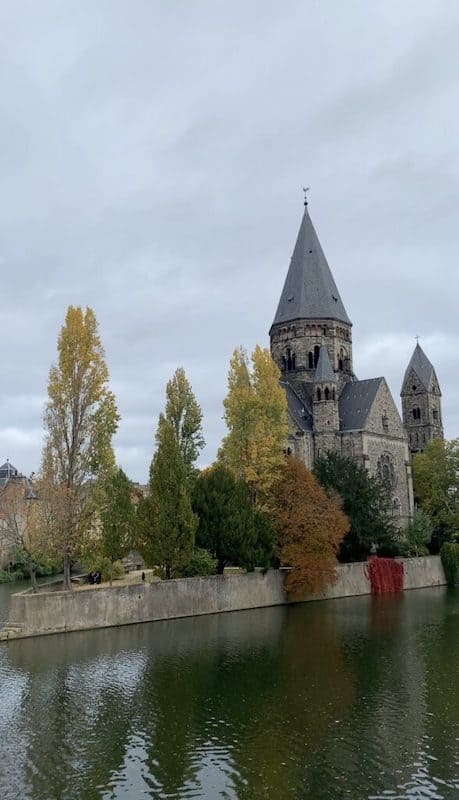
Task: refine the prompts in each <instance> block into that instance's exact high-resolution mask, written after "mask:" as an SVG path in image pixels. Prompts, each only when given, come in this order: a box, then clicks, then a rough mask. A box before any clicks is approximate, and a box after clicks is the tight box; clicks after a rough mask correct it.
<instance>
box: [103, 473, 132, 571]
mask: <svg viewBox="0 0 459 800" xmlns="http://www.w3.org/2000/svg"><path fill="white" fill-rule="evenodd" d="M103 493H104V503H103V505H102V508H101V512H100V521H101V525H102V531H101V533H102V535H101V540H100V550H101V555H102V556H104V557H105V558H107V559H108V561H109V562H110V586H111V585H112V581H113V564H114V562H115V561H118V560H119V559H121V558H123V556H125V555H126V553H127V552H128V550H129V548H130V546H131V542H132V537H133V535H134V527H135V508H134V504H133V502H132V485H131V481H130V480H129V478H128V477H127V475H126V474H125V473H124V472H123V470H122V469H121V468H119V469H117V470H116V471H114V472H111V473H110V475H109V477H108V478H107V479H106V481H105V483H104V487H103Z"/></svg>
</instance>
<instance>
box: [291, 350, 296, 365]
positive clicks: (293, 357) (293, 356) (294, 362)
mask: <svg viewBox="0 0 459 800" xmlns="http://www.w3.org/2000/svg"><path fill="white" fill-rule="evenodd" d="M292 369H296V355H295V353H292Z"/></svg>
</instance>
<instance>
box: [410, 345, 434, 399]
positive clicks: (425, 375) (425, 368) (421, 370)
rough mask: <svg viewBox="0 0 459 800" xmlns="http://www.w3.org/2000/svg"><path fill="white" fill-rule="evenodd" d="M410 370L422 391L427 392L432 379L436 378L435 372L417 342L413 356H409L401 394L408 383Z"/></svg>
mask: <svg viewBox="0 0 459 800" xmlns="http://www.w3.org/2000/svg"><path fill="white" fill-rule="evenodd" d="M412 370H413V372H415V373H416V375H417V376H418V378H419V380H420V382H421V383H422V385H423V387H424V389H425V390H426V391H428V390H429V386H430V382H431V380H432V377H434V378H436V377H437V376H436V375H435V370H434V368H433V365H432V364H431V363H430V361H429V359H428V358H427V356H426V354H425V353H424V350H423V349H422V347H421V346H420V344H419V342H418V343H417V345H416V347H415V348H414V352H413V355H412V356H411V360H410V363H409V364H408V366H407V368H406V371H405V377H404V379H403V386H402V392H403V390H404V389H405V384H406V383H407V382H408V378H409V376H410V372H411V371H412Z"/></svg>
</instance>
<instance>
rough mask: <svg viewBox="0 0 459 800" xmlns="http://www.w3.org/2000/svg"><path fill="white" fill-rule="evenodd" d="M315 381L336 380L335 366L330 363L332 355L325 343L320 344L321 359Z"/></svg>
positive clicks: (327, 381) (326, 381) (329, 381)
mask: <svg viewBox="0 0 459 800" xmlns="http://www.w3.org/2000/svg"><path fill="white" fill-rule="evenodd" d="M314 381H315V383H332V382H333V381H336V376H335V373H334V372H333V367H332V365H331V363H330V356H329V355H328V350H327V348H326V347H325V345H324V344H322V345H321V346H320V352H319V360H318V362H317V367H316V371H315V374H314Z"/></svg>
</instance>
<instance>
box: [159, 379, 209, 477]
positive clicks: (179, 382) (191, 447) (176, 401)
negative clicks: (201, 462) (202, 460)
mask: <svg viewBox="0 0 459 800" xmlns="http://www.w3.org/2000/svg"><path fill="white" fill-rule="evenodd" d="M165 417H166V419H167V420H168V422H170V424H171V425H172V427H173V429H174V432H175V436H176V438H177V441H178V443H179V447H180V452H181V454H182V458H183V463H184V464H185V468H186V471H187V474H188V476H189V477H191V476H192V474H193V472H194V464H195V462H196V459H197V457H198V455H199V453H200V451H201V450H202V448H203V447H204V444H205V442H204V437H203V434H202V411H201V408H200V406H199V404H198V402H197V400H196V397H195V396H194V394H193V390H192V388H191V385H190V383H189V381H188V379H187V377H186V375H185V370H184V369H182V367H179V368H178V369H177V370H176V371H175V373H174V375H173V377H172V378H171V380H170V381H169V382H168V384H167V387H166V412H165Z"/></svg>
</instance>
